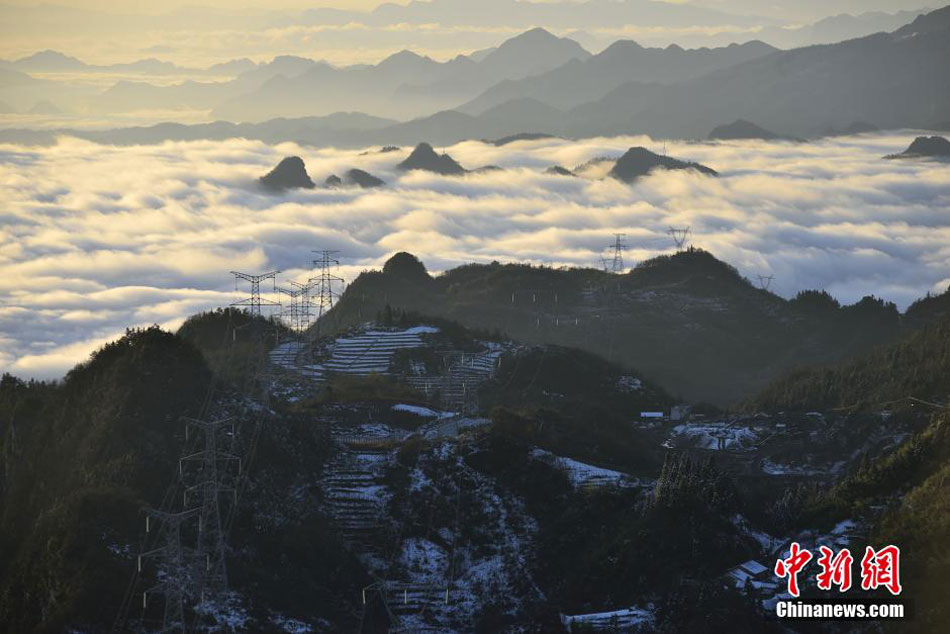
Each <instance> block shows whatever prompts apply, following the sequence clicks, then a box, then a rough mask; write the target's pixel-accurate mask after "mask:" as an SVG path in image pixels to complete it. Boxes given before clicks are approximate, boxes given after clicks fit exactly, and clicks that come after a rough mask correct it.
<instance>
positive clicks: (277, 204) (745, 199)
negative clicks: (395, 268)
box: [0, 131, 950, 378]
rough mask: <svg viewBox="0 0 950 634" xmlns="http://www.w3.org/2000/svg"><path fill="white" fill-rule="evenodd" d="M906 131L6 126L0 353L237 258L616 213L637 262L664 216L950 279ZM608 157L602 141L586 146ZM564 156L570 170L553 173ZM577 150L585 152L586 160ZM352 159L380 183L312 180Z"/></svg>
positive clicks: (452, 247) (79, 338)
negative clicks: (626, 174) (367, 134)
mask: <svg viewBox="0 0 950 634" xmlns="http://www.w3.org/2000/svg"><path fill="white" fill-rule="evenodd" d="M917 134H918V131H895V132H888V133H875V134H866V135H858V136H844V137H829V138H824V139H820V140H813V141H809V142H791V141H771V142H769V141H759V140H742V141H720V142H682V141H662V140H653V139H650V138H648V137H616V138H593V139H588V140H580V141H575V140H564V139H557V138H550V139H538V140H531V141H518V142H514V143H509V144H506V145H502V146H496V145H493V144H489V143H484V142H477V141H468V142H462V143H458V144H455V145H452V146H448V147H445V148H437V150H440V151H443V150H444V151H445V152H447V153H448V154H449V155H451V156H452V157H453V158H454V159H455V160H457V161H458V162H459V163H461V165H463V166H464V167H465V168H467V169H469V170H477V168H480V167H483V166H497V167H500V168H502V169H500V170H486V171H474V172H470V173H467V174H465V175H462V176H440V175H437V174H433V173H429V172H423V171H411V172H401V171H399V170H397V169H396V165H397V164H398V163H399V162H400V161H402V160H403V159H405V158H406V156H407V155H408V154H409V152H410V151H411V149H412V148H411V147H403V148H400V149H399V150H398V151H391V152H384V153H383V152H380V151H379V148H378V147H372V148H363V149H355V150H336V149H333V148H314V147H309V146H298V145H295V144H290V143H284V144H278V145H268V144H265V143H262V142H257V141H248V140H231V141H193V142H179V143H174V142H167V143H163V144H158V145H136V146H127V147H115V146H105V145H98V144H95V143H91V142H88V141H82V140H77V139H71V138H61V139H60V140H59V141H58V143H56V144H55V145H52V146H49V147H22V146H15V145H4V146H0V183H2V184H0V193H2V196H3V199H4V201H5V205H4V208H3V210H2V212H0V215H2V223H0V226H2V228H0V243H2V245H3V247H2V250H0V274H2V275H0V305H2V306H3V308H2V309H0V332H2V333H3V335H2V337H3V340H2V341H0V350H2V356H0V369H2V370H4V371H7V370H9V371H12V372H15V373H17V374H18V375H21V376H34V377H40V378H52V377H59V376H62V374H63V373H64V372H65V371H66V370H68V369H69V368H70V367H71V366H72V365H73V364H75V363H76V362H78V361H81V360H83V359H84V358H86V356H87V355H88V354H89V353H90V352H92V351H93V350H94V349H95V348H96V347H98V346H99V345H101V344H102V343H103V342H105V341H108V340H111V339H113V338H114V337H116V336H117V335H119V334H121V333H122V332H123V331H124V329H125V328H126V327H131V326H137V325H148V324H153V323H158V324H161V325H164V326H167V327H174V326H176V325H177V324H179V323H181V321H182V320H183V319H184V318H185V317H187V316H188V315H190V314H193V313H195V312H197V311H200V310H204V309H208V308H212V307H216V306H222V305H227V304H228V303H230V302H232V301H234V300H235V299H237V297H238V296H237V294H236V293H235V292H234V287H233V281H232V278H231V276H230V274H229V273H228V271H230V270H232V269H235V270H249V271H264V270H272V269H280V270H281V271H283V273H282V275H281V279H287V280H293V279H297V280H306V278H307V277H308V274H309V272H308V270H307V269H306V265H307V264H308V262H309V261H310V259H311V257H312V254H311V250H313V249H335V250H339V251H340V258H341V263H342V266H341V269H340V273H341V275H342V276H343V277H344V278H346V279H347V280H353V279H354V278H355V277H356V276H357V275H358V274H359V272H360V271H361V270H365V269H368V268H376V267H378V266H380V265H381V264H382V263H383V262H384V261H385V260H386V259H387V258H388V257H389V256H390V255H392V254H393V253H394V252H398V251H410V252H412V253H414V254H416V255H417V256H418V257H419V258H420V259H422V260H423V261H424V262H425V264H426V265H427V267H428V268H429V270H430V271H433V272H438V271H444V270H447V269H450V268H452V267H455V266H458V265H460V264H464V263H468V262H490V261H492V260H498V261H503V262H510V261H516V262H529V263H532V264H535V265H541V264H544V265H548V266H569V267H595V268H600V267H601V265H602V264H601V258H602V257H603V256H605V255H607V251H608V249H607V247H608V245H609V244H610V243H611V242H612V241H613V237H614V234H615V233H625V234H626V236H627V244H628V245H629V251H628V253H627V258H628V261H627V264H628V266H631V265H635V264H636V263H637V262H638V261H641V260H644V259H646V258H650V257H652V256H655V255H658V254H663V253H669V252H671V251H672V250H673V242H672V240H671V239H670V237H669V235H667V230H668V228H669V227H670V226H676V227H686V226H689V227H691V228H692V232H691V235H690V242H691V244H693V245H695V246H698V247H701V248H703V249H706V250H708V251H710V252H711V253H713V254H714V255H715V256H716V257H717V258H719V259H722V260H724V261H726V262H728V263H730V264H732V265H734V266H735V267H737V268H738V269H739V271H740V273H742V274H743V275H745V276H746V277H748V278H749V279H751V280H756V279H757V275H759V274H763V275H774V276H775V281H774V283H773V285H772V286H771V291H772V292H775V293H777V294H779V295H781V296H784V297H787V298H788V297H793V296H794V295H795V294H796V293H797V292H798V291H800V290H802V289H824V290H826V291H828V292H829V293H831V294H832V295H833V296H834V297H836V298H837V299H839V300H840V301H841V302H843V303H852V302H855V301H857V300H859V299H860V298H861V297H862V296H864V295H868V294H874V295H876V296H879V297H883V298H884V299H886V300H888V301H893V302H895V303H896V304H897V305H898V306H899V307H900V308H904V307H906V306H907V305H908V304H909V303H911V302H912V301H913V300H915V299H917V298H919V297H920V296H922V295H924V294H925V293H927V292H936V293H939V292H943V291H944V290H946V288H947V285H948V283H950V279H948V278H947V272H946V268H945V266H944V265H945V263H946V261H947V260H948V258H950V247H948V245H950V218H948V217H947V215H946V210H947V209H948V208H950V181H948V180H947V178H946V170H947V165H946V163H945V162H940V161H927V160H884V159H883V157H884V156H885V155H887V154H893V153H897V152H900V151H902V150H903V149H904V148H906V147H907V145H908V144H909V142H910V141H911V140H913V138H914V137H915V136H916V135H917ZM634 146H644V147H646V148H648V149H650V150H652V151H655V152H657V153H663V152H664V149H665V152H666V153H667V154H668V155H669V156H673V157H676V158H680V159H683V160H690V161H696V162H699V163H701V164H703V165H706V166H709V167H711V168H713V169H715V170H716V171H717V172H718V173H719V176H718V177H711V176H703V175H699V174H698V173H696V172H695V171H691V170H658V171H655V172H653V173H651V174H650V175H649V176H647V177H644V178H641V179H639V180H636V181H634V182H633V183H632V184H627V183H624V182H621V181H619V180H615V179H612V178H609V177H606V174H607V172H608V171H609V168H610V166H611V165H612V164H613V160H615V159H616V158H618V157H619V156H620V155H622V154H623V153H624V152H625V151H626V150H627V149H628V148H630V147H634ZM290 155H296V156H300V157H301V158H302V159H303V160H304V161H305V163H306V167H307V171H308V172H309V174H310V176H311V177H312V178H313V180H314V181H315V182H316V183H317V184H318V186H317V187H316V188H315V189H310V190H290V191H287V192H271V191H268V190H266V189H264V188H263V187H261V185H260V183H259V182H258V178H259V177H260V176H262V175H263V174H265V173H266V172H268V171H269V170H270V169H271V168H272V167H273V166H274V165H275V164H277V162H278V161H280V159H281V158H283V157H285V156H290ZM599 158H606V159H608V160H606V161H600V162H598V161H593V162H591V161H592V160H593V159H599ZM554 165H559V166H562V167H565V168H567V169H569V170H574V171H575V172H576V174H577V176H564V175H556V174H551V173H548V172H547V170H548V168H550V167H552V166H554ZM579 167H580V169H578V168H579ZM352 168H358V169H362V170H365V171H367V172H369V173H371V174H373V175H374V176H376V177H378V178H381V179H382V180H383V181H385V185H383V186H381V187H376V188H372V189H360V188H358V187H352V188H334V189H330V188H325V187H322V186H320V184H322V183H323V181H324V180H325V179H326V178H327V177H328V176H329V175H330V174H343V173H345V172H346V171H347V170H349V169H352Z"/></svg>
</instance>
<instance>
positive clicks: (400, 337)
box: [324, 326, 438, 376]
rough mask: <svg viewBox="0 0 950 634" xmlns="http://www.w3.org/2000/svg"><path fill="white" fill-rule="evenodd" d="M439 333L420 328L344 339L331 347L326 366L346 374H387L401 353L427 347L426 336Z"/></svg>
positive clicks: (358, 335) (430, 329)
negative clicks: (395, 356) (424, 337)
mask: <svg viewBox="0 0 950 634" xmlns="http://www.w3.org/2000/svg"><path fill="white" fill-rule="evenodd" d="M435 332H438V329H437V328H432V327H429V326H417V327H415V328H408V329H406V330H367V331H365V332H362V333H359V334H357V335H353V336H351V337H340V338H339V339H337V340H336V341H335V342H334V343H333V345H332V346H331V354H330V358H329V359H328V360H327V361H326V362H325V363H324V367H325V368H326V370H328V371H330V372H342V373H344V374H356V375H364V376H365V375H369V374H374V373H376V374H386V373H388V372H389V365H390V363H391V362H392V358H393V355H394V354H395V353H396V352H397V351H399V350H407V349H411V348H419V347H422V346H423V345H425V343H424V342H423V340H422V335H424V334H431V333H435Z"/></svg>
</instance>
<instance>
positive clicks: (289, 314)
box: [277, 282, 312, 333]
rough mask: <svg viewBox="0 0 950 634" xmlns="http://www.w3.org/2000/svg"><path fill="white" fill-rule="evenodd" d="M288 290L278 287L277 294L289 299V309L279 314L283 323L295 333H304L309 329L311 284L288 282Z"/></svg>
mask: <svg viewBox="0 0 950 634" xmlns="http://www.w3.org/2000/svg"><path fill="white" fill-rule="evenodd" d="M288 284H289V285H290V288H284V287H278V288H277V292H278V293H283V294H284V295H287V296H288V297H289V298H290V306H289V308H288V309H287V310H286V311H284V312H283V313H281V316H282V317H284V318H285V321H286V322H287V323H288V324H289V325H290V327H291V328H292V329H293V330H294V331H296V332H298V333H299V332H305V331H306V330H307V328H309V327H310V315H311V314H312V313H311V311H310V304H311V302H310V289H311V288H312V284H309V283H308V284H302V283H300V282H288Z"/></svg>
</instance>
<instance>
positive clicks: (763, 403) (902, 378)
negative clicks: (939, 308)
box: [745, 316, 950, 411]
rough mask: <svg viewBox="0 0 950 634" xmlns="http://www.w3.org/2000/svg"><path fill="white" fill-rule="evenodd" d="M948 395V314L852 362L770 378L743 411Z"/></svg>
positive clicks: (843, 405)
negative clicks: (780, 377) (770, 381)
mask: <svg viewBox="0 0 950 634" xmlns="http://www.w3.org/2000/svg"><path fill="white" fill-rule="evenodd" d="M948 395H950V317H947V316H943V317H941V318H939V319H938V320H937V321H935V322H932V323H926V324H924V325H922V326H921V327H920V328H919V329H917V330H914V331H912V332H910V334H908V335H907V336H906V337H905V338H904V339H903V340H901V341H899V342H897V343H895V344H891V345H888V346H882V347H880V348H878V349H877V350H875V351H873V352H871V353H870V354H868V355H866V356H863V357H861V358H858V359H855V360H853V361H850V362H847V363H843V364H840V365H835V366H828V367H812V368H804V369H800V370H797V371H794V372H792V373H791V374H789V375H788V376H786V377H784V378H782V379H779V380H777V381H774V382H773V383H771V384H770V385H769V386H768V387H766V388H765V389H764V390H762V391H761V392H760V393H759V394H758V396H756V397H755V398H753V399H751V400H750V401H748V402H747V403H746V406H745V407H746V409H749V410H766V411H779V410H799V411H800V410H809V409H834V408H855V409H859V408H866V407H875V406H880V407H882V408H883V407H886V406H887V405H888V404H889V403H890V402H893V401H897V400H899V399H904V398H905V397H914V398H918V399H924V400H936V401H938V402H940V403H943V402H945V401H946V400H947V398H948Z"/></svg>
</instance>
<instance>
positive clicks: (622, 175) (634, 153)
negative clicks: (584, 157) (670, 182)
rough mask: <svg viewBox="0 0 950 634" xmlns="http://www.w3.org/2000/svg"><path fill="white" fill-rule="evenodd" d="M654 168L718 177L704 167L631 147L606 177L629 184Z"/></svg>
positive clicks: (714, 171)
mask: <svg viewBox="0 0 950 634" xmlns="http://www.w3.org/2000/svg"><path fill="white" fill-rule="evenodd" d="M656 168H663V169H669V170H676V169H691V170H696V171H697V172H699V173H701V174H707V175H709V176H718V173H717V172H716V170H714V169H711V168H709V167H706V166H705V165H700V164H699V163H691V162H685V161H681V160H679V159H675V158H672V157H669V156H661V155H659V154H656V153H654V152H651V151H650V150H648V149H646V148H645V147H632V148H630V149H629V150H627V152H626V153H625V154H624V155H623V156H621V157H620V158H619V159H617V162H616V164H614V166H613V169H611V170H610V173H609V174H608V175H609V176H612V177H613V178H616V179H618V180H621V181H623V182H625V183H631V182H633V181H635V180H636V179H638V178H640V177H641V176H646V175H647V174H649V173H650V172H651V171H653V170H654V169H656Z"/></svg>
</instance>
